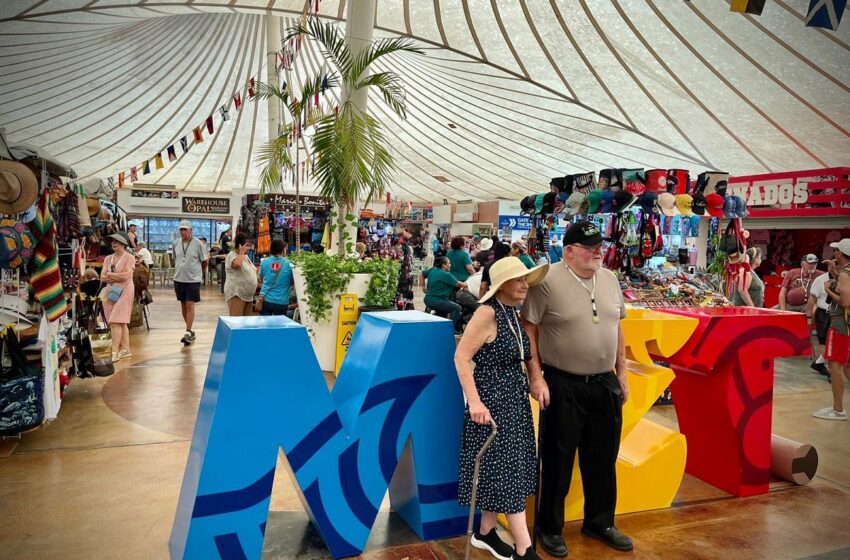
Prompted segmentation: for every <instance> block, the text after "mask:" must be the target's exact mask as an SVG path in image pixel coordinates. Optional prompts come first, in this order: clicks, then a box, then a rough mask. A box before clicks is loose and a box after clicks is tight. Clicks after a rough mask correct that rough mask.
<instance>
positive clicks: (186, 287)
mask: <svg viewBox="0 0 850 560" xmlns="http://www.w3.org/2000/svg"><path fill="white" fill-rule="evenodd" d="M174 293H176V294H177V301H181V302H186V301H194V302H195V303H198V302H199V301H201V283H200V282H174Z"/></svg>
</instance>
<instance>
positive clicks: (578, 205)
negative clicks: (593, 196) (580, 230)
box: [564, 192, 587, 216]
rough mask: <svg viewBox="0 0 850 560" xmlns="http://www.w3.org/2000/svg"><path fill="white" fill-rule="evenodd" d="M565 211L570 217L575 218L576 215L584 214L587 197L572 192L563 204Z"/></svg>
mask: <svg viewBox="0 0 850 560" xmlns="http://www.w3.org/2000/svg"><path fill="white" fill-rule="evenodd" d="M564 206H565V207H566V208H567V210H568V211H569V213H570V216H575V215H576V214H584V212H585V211H586V209H587V196H585V195H583V194H582V193H580V192H574V193H573V194H571V195H570V197H569V198H568V199H567V202H566V203H565V204H564Z"/></svg>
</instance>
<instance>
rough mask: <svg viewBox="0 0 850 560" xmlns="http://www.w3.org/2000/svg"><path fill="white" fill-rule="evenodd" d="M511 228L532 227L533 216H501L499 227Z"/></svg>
mask: <svg viewBox="0 0 850 560" xmlns="http://www.w3.org/2000/svg"><path fill="white" fill-rule="evenodd" d="M505 228H511V229H515V230H518V231H528V230H530V229H531V217H529V216H499V229H505Z"/></svg>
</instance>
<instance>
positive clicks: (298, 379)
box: [170, 311, 467, 559]
mask: <svg viewBox="0 0 850 560" xmlns="http://www.w3.org/2000/svg"><path fill="white" fill-rule="evenodd" d="M453 355H454V337H453V336H452V327H451V322H449V321H446V320H444V319H438V318H435V317H432V316H430V315H425V314H424V313H419V312H415V311H405V312H387V313H379V314H364V315H363V317H362V318H361V320H360V323H359V324H358V326H357V331H356V332H355V334H354V337H353V339H352V342H351V346H350V349H349V352H348V355H347V356H346V359H345V363H344V364H343V366H342V369H341V370H340V373H339V378H338V380H337V382H336V384H335V385H334V387H333V391H332V392H331V393H329V392H328V389H327V384H326V383H325V379H324V376H323V375H322V372H321V370H320V369H319V364H318V362H317V361H316V357H315V355H314V354H313V351H312V347H311V346H310V341H309V340H308V338H307V332H306V329H305V328H304V327H302V326H301V325H298V324H297V323H294V322H292V321H290V320H289V319H286V318H285V317H244V318H237V317H226V318H222V319H220V320H219V324H218V329H217V331H216V335H215V342H214V344H213V349H212V354H211V355H210V362H209V367H208V369H207V378H206V382H205V383H204V390H203V394H202V396H201V404H200V408H199V410H198V418H197V422H196V424H195V433H194V435H193V437H192V447H191V450H190V452H189V460H188V463H187V465H186V472H185V475H184V478H183V488H182V490H181V492H180V502H179V504H178V508H177V515H176V518H175V520H174V528H173V531H172V535H171V541H170V549H171V556H172V558H199V559H209V558H216V557H220V558H260V555H261V553H262V548H263V538H264V533H265V527H266V520H267V518H268V508H269V502H270V497H271V490H272V481H273V479H274V471H275V464H276V461H277V456H278V449H279V448H281V447H282V448H283V450H284V453H285V454H286V457H287V459H288V462H289V466H290V468H291V474H292V475H294V477H295V479H296V480H297V485H298V487H299V490H300V493H301V499H302V502H303V504H304V509H305V510H306V511H307V513H308V515H309V516H310V519H311V520H312V522H313V524H314V526H315V527H316V529H317V530H318V531H319V533H320V534H321V536H322V538H323V539H324V541H325V544H327V546H328V548H329V549H330V551H331V554H333V556H334V557H336V558H340V557H344V556H352V555H356V554H359V553H360V552H361V551H362V550H363V547H364V546H365V545H366V541H367V540H368V538H369V531H370V529H371V527H372V524H373V523H374V521H375V518H376V516H377V514H378V508H379V506H380V504H381V501H382V500H383V497H384V494H385V493H386V491H387V489H388V488H389V491H390V501H391V504H392V506H393V509H394V510H395V511H396V512H398V514H399V515H401V517H402V518H403V519H404V520H405V521H406V522H407V524H408V525H410V527H411V528H412V529H413V530H414V531H415V532H416V533H417V534H418V535H419V537H420V538H422V539H424V540H430V539H436V538H445V537H450V536H455V535H460V534H463V533H464V532H465V529H466V527H465V521H466V515H467V510H465V509H463V508H461V507H460V506H459V505H458V504H457V501H456V500H457V473H458V455H459V449H460V434H461V425H462V411H463V395H462V393H461V390H460V385H459V384H458V381H457V376H456V373H455V368H454V363H453V361H452V356H453Z"/></svg>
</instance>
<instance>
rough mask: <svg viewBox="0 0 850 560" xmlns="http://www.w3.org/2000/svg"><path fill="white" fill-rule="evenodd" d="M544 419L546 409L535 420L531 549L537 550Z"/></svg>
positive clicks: (542, 409)
mask: <svg viewBox="0 0 850 560" xmlns="http://www.w3.org/2000/svg"><path fill="white" fill-rule="evenodd" d="M545 417H546V409H545V408H541V409H540V415H539V417H538V420H537V493H536V494H535V495H534V526H533V527H532V528H531V548H535V549H536V548H537V525H538V520H539V518H540V488H541V487H542V486H543V479H542V478H541V476H540V474H541V472H542V470H543V426H545V425H546V423H545V422H544V421H543V420H544V418H545Z"/></svg>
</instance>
